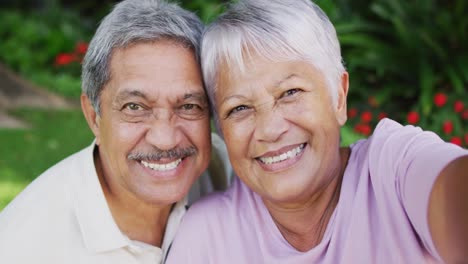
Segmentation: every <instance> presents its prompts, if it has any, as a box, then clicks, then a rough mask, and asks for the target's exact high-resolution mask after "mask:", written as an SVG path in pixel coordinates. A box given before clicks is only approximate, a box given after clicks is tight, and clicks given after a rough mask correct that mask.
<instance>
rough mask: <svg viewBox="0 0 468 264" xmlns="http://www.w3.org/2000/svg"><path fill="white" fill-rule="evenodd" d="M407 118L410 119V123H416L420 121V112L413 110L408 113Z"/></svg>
mask: <svg viewBox="0 0 468 264" xmlns="http://www.w3.org/2000/svg"><path fill="white" fill-rule="evenodd" d="M406 120H408V123H410V124H412V125H414V124H416V123H418V122H419V113H418V112H415V111H411V112H409V113H408V116H407V117H406Z"/></svg>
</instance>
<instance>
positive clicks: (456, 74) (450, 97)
mask: <svg viewBox="0 0 468 264" xmlns="http://www.w3.org/2000/svg"><path fill="white" fill-rule="evenodd" d="M115 2H117V1H111V0H104V1H91V0H81V1H69V0H20V1H19V0H0V210H1V209H2V208H3V207H4V206H5V205H6V204H7V203H8V202H9V201H10V200H11V199H12V198H13V197H14V196H15V195H16V194H17V193H18V192H20V191H21V190H22V189H23V188H24V187H25V186H26V185H27V184H29V183H30V182H31V181H32V180H34V178H35V177H37V176H38V175H39V174H41V173H42V172H43V171H44V170H46V169H47V168H49V167H50V166H52V165H53V164H55V163H56V162H58V161H60V160H61V159H63V158H65V157H66V156H68V155H70V154H72V153H74V152H76V151H78V150H80V149H81V148H83V147H85V146H87V145H89V144H90V143H91V141H92V140H93V136H92V134H91V132H90V130H89V128H88V126H87V124H86V122H85V120H84V118H83V116H82V114H81V110H80V107H79V102H78V99H79V95H80V93H81V90H80V67H81V65H80V63H81V60H82V58H83V55H84V54H85V52H86V49H87V45H88V42H89V41H90V39H91V37H92V34H93V33H94V31H95V29H96V28H97V25H98V24H99V21H100V20H101V19H102V17H103V16H104V15H105V14H107V13H108V12H109V10H110V9H111V7H112V6H113V5H114V4H115ZM225 2H226V1H221V0H194V1H179V3H180V4H181V5H182V6H184V7H185V8H187V9H190V10H193V11H195V12H196V13H197V14H198V15H199V16H200V17H201V18H202V20H203V21H204V22H207V23H208V22H210V21H211V20H212V19H214V18H215V17H216V15H217V14H218V13H220V12H221V11H222V10H223V4H224V3H225ZM315 2H316V3H317V4H318V5H319V6H321V7H322V9H323V10H324V11H325V13H327V14H328V16H329V17H330V19H331V20H332V22H333V23H334V24H335V26H336V29H337V32H338V37H339V39H340V41H341V45H342V50H343V58H344V61H345V64H346V67H347V69H348V71H349V73H350V83H351V86H350V92H349V98H348V117H349V120H348V122H347V124H346V126H345V127H344V128H343V131H342V136H343V144H344V145H348V144H350V143H352V142H354V141H355V140H357V139H360V138H365V137H367V136H369V135H370V134H371V133H372V130H373V128H374V126H375V125H376V123H377V122H378V121H379V120H380V119H382V118H384V117H389V118H392V119H395V120H397V121H399V122H401V123H403V124H413V125H416V126H420V127H422V128H423V129H427V130H432V131H434V132H435V133H437V134H439V135H440V136H441V137H442V138H443V139H444V140H446V141H449V142H452V143H454V144H457V145H460V146H463V147H465V148H466V147H467V146H468V91H467V90H468V89H467V88H466V87H467V84H468V49H467V48H466V47H467V46H468V45H467V43H468V16H467V14H468V1H466V0H446V1H442V0H439V1H435V0H411V1H408V0H353V1H348V0H336V1H330V0H317V1H315Z"/></svg>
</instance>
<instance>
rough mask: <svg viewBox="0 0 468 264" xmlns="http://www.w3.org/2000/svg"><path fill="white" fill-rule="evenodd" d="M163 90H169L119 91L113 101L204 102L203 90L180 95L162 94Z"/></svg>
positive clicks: (191, 90) (192, 90)
mask: <svg viewBox="0 0 468 264" xmlns="http://www.w3.org/2000/svg"><path fill="white" fill-rule="evenodd" d="M163 89H167V90H169V89H170V88H155V89H151V90H150V91H145V90H138V89H131V88H129V89H121V90H119V91H118V92H117V93H116V95H115V101H125V100H127V99H130V98H141V99H144V100H151V101H157V100H158V99H160V98H163V99H164V98H166V99H169V100H177V101H180V100H189V99H193V100H206V95H205V92H204V91H203V90H199V89H190V88H187V89H185V90H183V91H181V92H180V93H171V92H170V91H168V93H164V90H163Z"/></svg>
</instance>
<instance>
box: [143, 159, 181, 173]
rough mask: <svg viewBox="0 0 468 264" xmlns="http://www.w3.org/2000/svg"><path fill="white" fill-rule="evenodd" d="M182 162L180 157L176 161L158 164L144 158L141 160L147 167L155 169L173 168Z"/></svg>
mask: <svg viewBox="0 0 468 264" xmlns="http://www.w3.org/2000/svg"><path fill="white" fill-rule="evenodd" d="M181 162H182V159H178V160H176V161H173V162H170V163H166V164H158V163H149V162H146V161H144V160H142V161H141V164H143V166H145V167H146V168H150V169H152V170H155V171H168V170H173V169H175V168H177V166H179V164H180V163H181Z"/></svg>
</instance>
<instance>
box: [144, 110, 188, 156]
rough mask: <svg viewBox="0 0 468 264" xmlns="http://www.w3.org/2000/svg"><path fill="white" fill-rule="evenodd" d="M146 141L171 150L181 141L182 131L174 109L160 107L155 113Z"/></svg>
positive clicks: (150, 122) (162, 148)
mask: <svg viewBox="0 0 468 264" xmlns="http://www.w3.org/2000/svg"><path fill="white" fill-rule="evenodd" d="M153 116H154V117H153V118H151V121H149V128H148V131H147V132H146V141H147V142H148V143H150V144H152V145H153V146H155V147H157V148H159V149H161V150H170V149H173V148H174V147H176V146H177V145H178V144H179V142H180V137H181V132H180V127H179V126H178V124H177V120H176V119H177V116H176V115H175V114H174V112H173V111H168V110H165V109H158V110H157V111H155V112H154V113H153Z"/></svg>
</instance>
